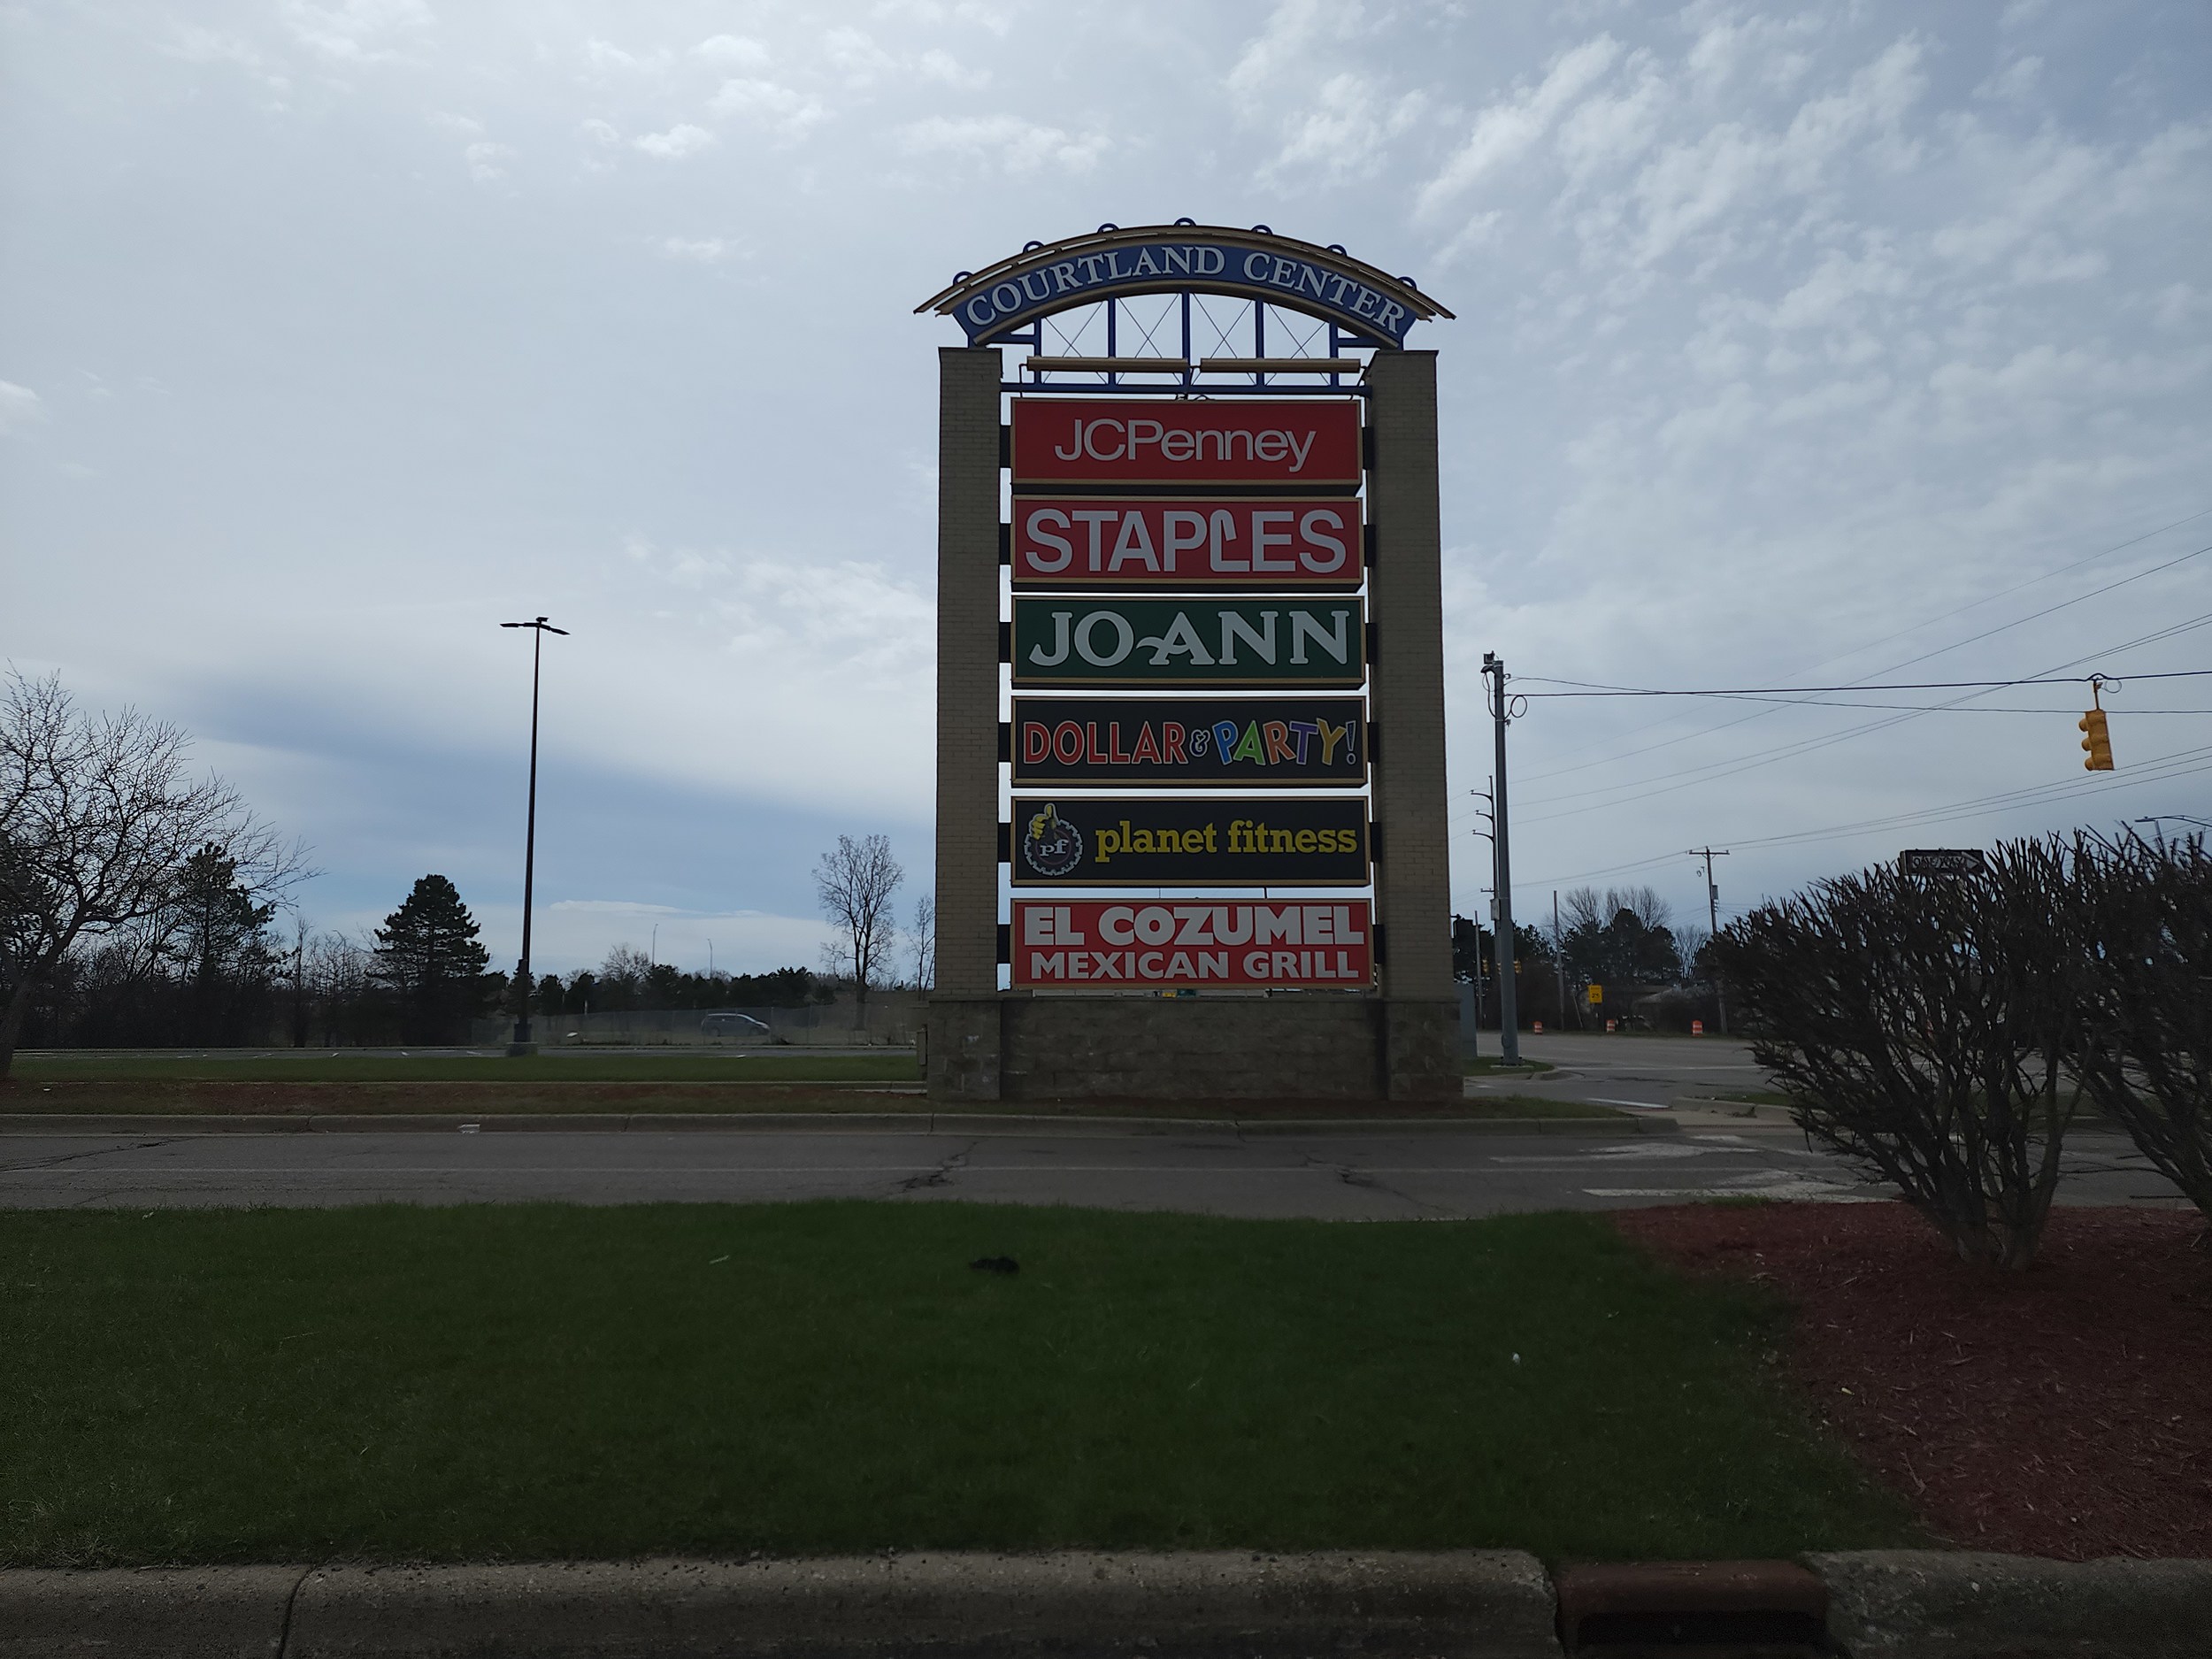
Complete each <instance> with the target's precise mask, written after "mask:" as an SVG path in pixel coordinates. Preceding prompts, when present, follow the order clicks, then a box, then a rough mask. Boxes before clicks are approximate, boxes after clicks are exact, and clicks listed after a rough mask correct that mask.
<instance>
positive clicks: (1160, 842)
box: [1011, 795, 1367, 887]
mask: <svg viewBox="0 0 2212 1659" xmlns="http://www.w3.org/2000/svg"><path fill="white" fill-rule="evenodd" d="M1013 843H1014V844H1013V847H1012V849H1011V851H1012V854H1013V869H1014V878H1013V879H1014V885H1015V886H1016V887H1212V886H1224V887H1364V886H1366V885H1367V803H1366V802H1365V801H1363V800H1362V799H1360V798H1359V797H1358V796H1356V795H1355V796H1352V797H1350V798H1349V799H1345V798H1333V799H1330V800H1325V801H1315V800H1304V801H1297V800H1250V799H1246V800H1192V799H1189V798H1187V797H1186V798H1184V799H1182V800H1179V801H1178V800H1166V801H1131V800H1120V801H1115V800H1098V799H1092V800H1067V799H1063V800H1061V801H1059V802H1057V803H1055V802H1051V801H1036V800H1023V799H1021V798H1019V797H1016V799H1015V802H1014V834H1013Z"/></svg>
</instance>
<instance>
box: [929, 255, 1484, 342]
mask: <svg viewBox="0 0 2212 1659" xmlns="http://www.w3.org/2000/svg"><path fill="white" fill-rule="evenodd" d="M1184 288H1202V289H1204V290H1205V291H1206V292H1208V293H1211V294H1232V295H1240V296H1248V297H1250V298H1253V299H1263V300H1266V301H1268V302H1270V303H1273V304H1278V305H1287V306H1292V307H1294V308H1295V309H1297V310H1299V311H1305V312H1307V313H1309V314H1310V315H1312V316H1316V317H1325V318H1327V319H1329V320H1330V321H1332V322H1333V323H1335V324H1336V325H1337V326H1338V327H1340V328H1341V329H1343V330H1344V331H1345V332H1347V333H1348V334H1355V335H1357V336H1358V337H1359V338H1360V339H1361V340H1362V341H1363V342H1371V343H1373V344H1377V345H1386V346H1402V345H1404V344H1405V342H1406V331H1407V330H1408V329H1409V328H1411V327H1412V326H1413V325H1414V324H1415V323H1417V322H1420V321H1422V320H1424V319H1427V318H1431V317H1449V316H1450V315H1451V313H1450V312H1449V311H1446V310H1445V309H1444V308H1443V307H1442V306H1441V305H1439V304H1437V303H1435V302H1434V301H1433V300H1431V299H1428V298H1427V297H1425V296H1424V295H1423V294H1422V293H1421V291H1420V290H1419V289H1418V288H1415V287H1414V285H1413V284H1412V282H1411V281H1409V280H1408V279H1406V278H1404V277H1398V276H1392V275H1390V274H1389V273H1386V272H1384V271H1382V270H1379V269H1378V268H1377V267H1376V266H1374V265H1369V264H1368V263H1367V262H1366V261H1365V260H1363V259H1355V258H1353V257H1351V256H1350V255H1349V254H1348V253H1346V252H1345V251H1344V250H1342V249H1340V248H1334V247H1328V248H1325V247H1322V246H1320V245H1319V244H1317V243H1315V242H1300V241H1298V240H1296V239H1295V238H1294V237H1289V236H1278V235H1276V234H1274V233H1273V232H1272V231H1266V230H1261V231H1257V232H1247V231H1240V230H1235V229H1232V228H1230V227H1226V226H1217V225H1145V226H1133V227H1130V228H1129V229H1127V230H1123V229H1121V228H1119V227H1116V226H1102V227H1100V229H1099V230H1098V231H1097V233H1096V234H1094V235H1089V236H1073V237H1069V238H1068V239H1066V240H1064V241H1062V242H1055V243H1053V244H1052V245H1051V246H1050V247H1049V248H1047V247H1045V246H1043V245H1042V244H1041V243H1039V244H1033V246H1032V247H1031V248H1029V249H1028V250H1025V251H1024V252H1022V253H1019V254H1017V255H1015V256H1014V257H1012V258H1010V259H1002V260H1000V261H999V262H998V263H997V264H996V265H990V266H988V267H987V268H985V269H984V270H981V271H964V272H962V273H960V275H959V276H958V277H957V278H956V279H955V280H954V282H953V285H952V286H951V287H950V288H947V289H945V290H944V291H943V292H942V293H940V294H937V295H933V296H931V297H930V298H929V299H926V300H925V301H923V302H922V303H921V304H920V305H918V306H917V307H916V308H915V309H916V310H917V311H936V312H939V313H940V314H941V315H944V316H949V317H951V318H953V319H955V320H956V321H957V322H958V323H959V325H960V326H961V328H962V330H963V331H964V333H965V334H967V336H968V343H969V344H970V345H987V344H990V343H991V342H994V341H997V340H999V339H1002V337H1003V336H1005V335H1007V334H1013V333H1016V332H1018V331H1019V330H1020V329H1021V328H1022V327H1023V326H1024V325H1025V324H1027V323H1030V322H1033V321H1034V320H1035V319H1038V318H1040V317H1043V316H1046V315H1048V313H1050V312H1053V311H1065V310H1066V309H1067V308H1068V307H1069V306H1071V305H1082V304H1087V303H1091V302H1093V301H1096V300H1103V299H1113V298H1118V297H1120V296H1124V295H1130V294H1168V293H1174V292H1177V291H1178V290H1180V289H1184Z"/></svg>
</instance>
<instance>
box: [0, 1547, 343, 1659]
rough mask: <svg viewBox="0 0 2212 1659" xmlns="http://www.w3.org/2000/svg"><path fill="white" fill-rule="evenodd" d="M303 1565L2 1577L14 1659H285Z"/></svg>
mask: <svg viewBox="0 0 2212 1659" xmlns="http://www.w3.org/2000/svg"><path fill="white" fill-rule="evenodd" d="M305 1577H306V1572H305V1570H304V1569H303V1568H299V1567H153V1568H143V1569H139V1570H137V1571H133V1570H131V1569H127V1568H114V1569H109V1570H104V1571H94V1572H64V1571H44V1570H42V1569H38V1568H17V1569H12V1570H9V1571H0V1654H4V1655H7V1659H62V1656H63V1655H68V1656H69V1659H75V1656H76V1655H85V1656H86V1659H92V1656H93V1655H100V1656H101V1659H139V1656H140V1655H146V1659H153V1656H154V1655H162V1656H163V1659H248V1655H250V1656H251V1659H277V1655H281V1654H282V1652H283V1651H284V1635H285V1619H286V1616H287V1615H288V1613H289V1612H290V1611H291V1608H292V1594H293V1592H294V1591H295V1590H296V1588H298V1586H299V1584H300V1581H301V1580H302V1579H303V1578H305Z"/></svg>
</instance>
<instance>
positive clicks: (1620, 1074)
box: [1470, 1031, 1768, 1107]
mask: <svg viewBox="0 0 2212 1659" xmlns="http://www.w3.org/2000/svg"><path fill="white" fill-rule="evenodd" d="M1482 1052H1483V1053H1484V1054H1485V1055H1486V1056H1490V1057H1492V1058H1495V1057H1496V1056H1497V1052H1498V1033H1496V1032H1494V1031H1486V1032H1484V1033H1482ZM1521 1057H1522V1058H1523V1059H1525V1060H1542V1061H1546V1062H1548V1064H1551V1065H1552V1066H1553V1067H1554V1068H1555V1069H1554V1070H1552V1071H1540V1072H1537V1073H1535V1074H1534V1075H1533V1076H1532V1077H1530V1078H1526V1079H1523V1078H1518V1077H1511V1078H1496V1079H1488V1078H1478V1079H1475V1083H1474V1087H1473V1088H1472V1089H1471V1091H1470V1092H1471V1093H1475V1094H1533V1095H1536V1096H1539V1097H1540V1098H1545V1099H1554V1100H1588V1101H1598V1102H1602V1103H1603V1104H1605V1105H1609V1106H1641V1107H1653V1106H1665V1105H1667V1104H1669V1103H1670V1102H1673V1101H1676V1100H1679V1099H1682V1098H1684V1097H1686V1096H1702V1097H1708V1098H1709V1097H1713V1096H1717V1095H1726V1094H1741V1093H1743V1092H1745V1091H1747V1090H1756V1089H1763V1088H1765V1087H1768V1085H1767V1078H1766V1073H1765V1072H1764V1071H1763V1070H1762V1069H1761V1068H1760V1066H1759V1064H1758V1063H1757V1062H1756V1061H1755V1060H1753V1059H1752V1057H1751V1050H1750V1048H1748V1047H1747V1046H1746V1045H1745V1044H1743V1043H1740V1042H1732V1041H1729V1040H1728V1039H1727V1038H1725V1037H1634V1036H1612V1037H1608V1036H1604V1035H1596V1036H1585V1035H1581V1034H1578V1033H1559V1032H1546V1033H1543V1034H1542V1035H1541V1036H1538V1035H1534V1034H1532V1033H1522V1036H1521Z"/></svg>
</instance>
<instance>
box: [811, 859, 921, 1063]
mask: <svg viewBox="0 0 2212 1659" xmlns="http://www.w3.org/2000/svg"><path fill="white" fill-rule="evenodd" d="M905 879H906V872H905V871H903V870H902V869H900V868H899V861H898V860H897V859H895V858H894V857H892V856H891V841H890V838H889V837H888V836H885V835H870V836H866V837H864V838H863V839H862V840H860V841H855V840H854V839H853V838H852V837H851V836H849V835H840V836H839V837H838V838H837V846H836V848H835V849H834V850H833V851H830V852H826V853H824V854H823V855H822V858H821V862H820V863H819V864H816V865H815V866H814V891H815V893H816V894H817V895H819V897H820V899H821V901H822V911H823V914H824V915H826V916H827V917H828V918H829V919H830V923H831V926H833V927H835V928H836V929H837V931H838V933H839V937H838V939H837V940H836V941H835V942H834V943H833V945H832V946H831V948H830V954H831V956H832V958H833V961H834V962H835V964H836V965H837V969H838V971H839V972H846V973H850V974H851V975H852V978H853V1021H854V1024H856V1025H858V1024H860V1023H862V1021H863V1019H864V1016H865V1014H866V1012H867V1008H868V985H869V981H870V979H871V978H872V976H873V975H874V973H875V972H876V967H877V964H878V963H879V962H880V961H881V959H882V958H883V956H885V955H886V954H887V952H888V951H889V950H890V949H891V948H892V946H893V944H894V942H895V939H896V937H897V933H898V924H897V923H896V922H895V920H893V919H892V911H891V895H893V894H894V893H895V892H897V891H898V888H899V883H900V882H902V881H903V880H905Z"/></svg>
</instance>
